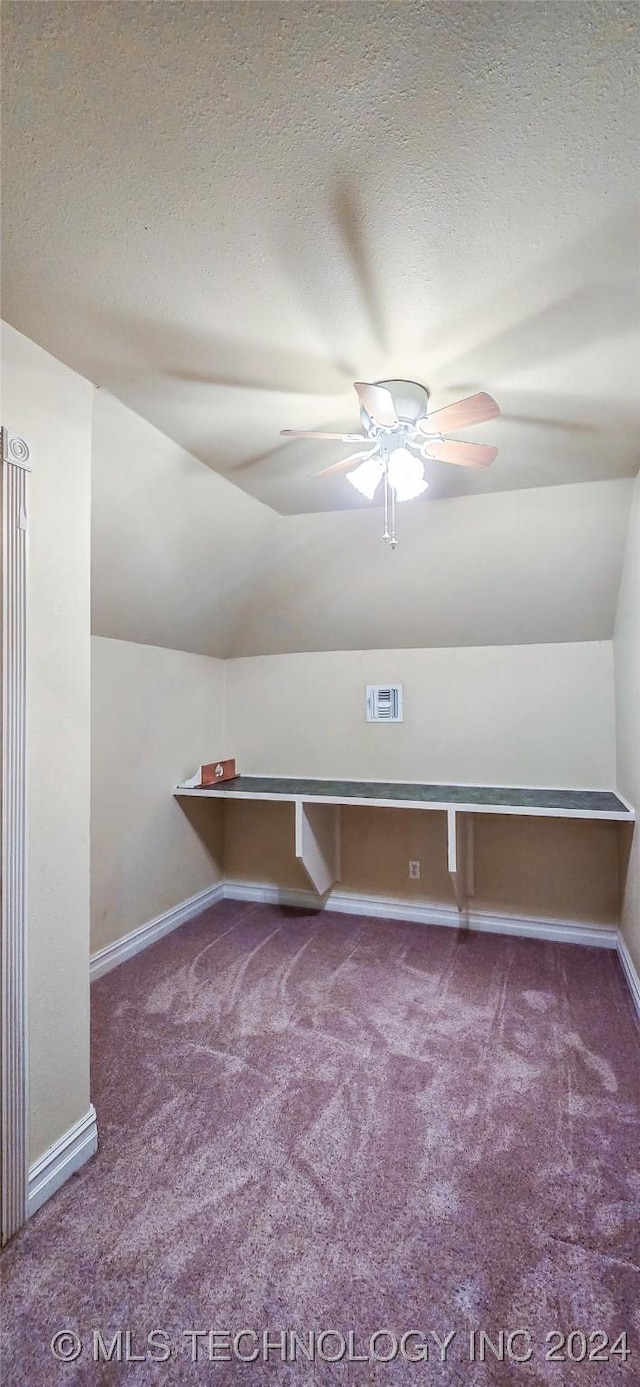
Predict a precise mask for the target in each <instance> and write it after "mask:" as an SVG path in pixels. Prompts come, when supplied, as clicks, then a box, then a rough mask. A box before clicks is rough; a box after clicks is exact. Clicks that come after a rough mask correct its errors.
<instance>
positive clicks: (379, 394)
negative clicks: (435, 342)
mask: <svg viewBox="0 0 640 1387" xmlns="http://www.w3.org/2000/svg"><path fill="white" fill-rule="evenodd" d="M355 389H356V393H357V395H358V399H359V401H360V419H361V423H362V427H363V429H364V433H322V432H317V431H316V430H315V429H310V430H305V429H281V430H280V432H281V434H282V435H283V436H284V437H285V438H327V439H341V441H342V442H343V443H365V444H366V445H367V447H366V448H364V449H359V450H358V451H357V452H355V453H351V454H350V455H349V457H347V458H343V459H342V460H341V461H340V462H334V463H333V465H332V466H331V467H324V468H323V469H322V471H321V472H317V473H316V474H315V475H316V476H318V477H328V476H331V475H332V474H333V473H336V472H346V474H347V481H349V482H351V485H352V486H354V487H355V488H356V490H357V491H359V492H360V493H361V495H362V496H366V498H367V500H370V501H372V500H373V498H374V496H375V493H376V491H377V490H378V487H379V485H380V482H383V484H384V533H383V536H382V538H383V539H384V540H385V542H386V543H387V544H389V545H390V546H391V548H392V549H395V547H396V544H397V540H396V535H395V508H396V501H413V500H414V499H415V498H416V497H417V496H421V495H422V494H423V492H425V491H426V490H427V488H428V485H429V483H428V482H427V480H426V479H425V475H424V466H423V461H424V459H426V458H435V459H436V460H437V461H438V462H451V463H454V464H455V465H456V466H457V467H488V466H489V465H490V463H492V462H493V460H494V458H495V457H497V454H498V449H497V448H493V447H490V446H489V445H487V444H485V443H464V442H460V441H459V440H458V439H453V438H446V437H445V434H449V433H451V431H452V430H457V429H465V428H468V427H469V426H470V425H471V424H483V423H484V422H485V421H486V420H487V419H495V417H496V415H498V414H499V413H500V409H499V407H498V405H497V404H496V402H495V400H494V399H492V398H491V395H486V394H485V393H484V392H480V393H479V394H477V395H470V396H469V397H468V398H467V399H466V400H459V401H458V402H457V404H452V405H445V406H444V408H443V409H437V410H435V411H434V413H433V414H429V391H428V390H427V389H426V387H425V386H424V385H419V384H418V383H417V381H410V380H382V381H377V382H375V383H374V384H371V385H369V384H367V383H366V382H364V381H356V383H355ZM350 469H352V470H350ZM389 524H390V525H391V529H389Z"/></svg>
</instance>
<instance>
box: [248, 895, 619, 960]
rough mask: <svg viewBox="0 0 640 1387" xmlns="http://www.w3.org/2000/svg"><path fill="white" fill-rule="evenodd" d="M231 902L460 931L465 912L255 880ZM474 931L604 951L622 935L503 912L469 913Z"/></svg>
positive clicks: (597, 927) (576, 923)
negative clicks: (317, 892)
mask: <svg viewBox="0 0 640 1387" xmlns="http://www.w3.org/2000/svg"><path fill="white" fill-rule="evenodd" d="M224 895H225V899H226V900H235V901H255V902H257V903H260V902H261V903H263V904H265V905H288V906H292V907H293V908H296V907H297V908H298V909H303V910H304V909H307V910H335V911H337V912H338V913H339V914H343V915H371V916H375V917H377V918H382V919H386V920H407V921H412V922H413V923H414V924H420V925H445V926H446V927H448V928H453V929H458V928H459V926H460V916H459V914H458V911H457V910H456V908H455V906H447V905H421V904H418V903H417V902H413V901H409V900H399V899H398V898H397V897H396V898H391V899H387V898H385V897H383V896H360V895H358V896H355V895H350V894H348V893H347V892H346V891H330V892H329V893H328V895H327V896H323V897H321V898H320V897H318V896H316V895H314V893H313V892H312V891H288V890H281V889H280V887H278V886H265V885H262V884H260V883H257V882H252V881H226V882H225V885H224ZM467 918H468V923H469V927H470V929H473V930H478V931H480V932H483V933H487V934H513V935H520V936H522V937H523V938H526V939H550V940H554V941H555V942H556V943H559V944H589V945H591V947H594V946H595V947H596V948H599V949H615V948H616V947H617V933H616V930H615V928H614V927H613V926H612V925H598V924H591V923H590V922H589V921H584V920H557V919H550V920H549V919H544V918H542V917H539V916H535V915H502V914H500V913H498V912H493V911H492V912H487V911H473V910H470V911H469V913H468V917H467Z"/></svg>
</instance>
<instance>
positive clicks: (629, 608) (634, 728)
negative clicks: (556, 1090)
mask: <svg viewBox="0 0 640 1387" xmlns="http://www.w3.org/2000/svg"><path fill="white" fill-rule="evenodd" d="M613 649H614V661H615V690H616V728H617V749H618V786H619V788H620V790H621V792H622V794H623V795H626V797H627V799H628V800H629V801H630V802H631V804H633V805H634V807H635V809H636V812H637V813H638V814H640V476H639V477H638V478H637V480H636V483H635V495H634V504H633V509H632V512H631V518H630V522H629V536H628V540H627V549H626V556H625V564H624V572H623V575H622V583H621V585H620V597H619V601H618V612H617V617H616V627H615V636H614V642H613ZM624 869H625V875H624V881H623V903H622V932H623V934H624V937H625V939H626V941H627V944H628V946H629V950H630V952H631V955H632V958H633V960H634V962H635V965H636V968H637V969H638V971H639V972H640V826H639V825H638V824H636V825H635V829H634V832H633V837H632V842H631V850H630V854H629V858H628V861H625V863H624Z"/></svg>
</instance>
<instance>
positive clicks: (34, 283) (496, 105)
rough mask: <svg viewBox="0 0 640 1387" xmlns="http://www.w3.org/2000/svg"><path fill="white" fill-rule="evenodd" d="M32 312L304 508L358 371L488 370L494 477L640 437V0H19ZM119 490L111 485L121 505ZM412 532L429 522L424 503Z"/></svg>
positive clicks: (349, 418)
mask: <svg viewBox="0 0 640 1387" xmlns="http://www.w3.org/2000/svg"><path fill="white" fill-rule="evenodd" d="M3 20H4V46H5V52H6V59H5V73H4V90H3V103H4V116H3V120H4V156H3V165H4V169H3V171H4V182H5V194H4V197H5V203H4V227H3V233H4V249H3V272H4V295H3V312H4V315H5V317H7V318H8V319H9V321H10V322H11V323H12V324H14V326H16V327H17V328H18V329H19V330H20V331H21V332H23V333H25V334H26V335H27V336H29V337H31V338H33V339H34V340H35V341H36V342H38V343H40V344H41V345H42V346H44V347H45V348H46V349H47V350H48V351H50V352H52V353H53V354H54V355H55V356H57V357H59V358H60V359H61V360H62V361H64V362H66V363H67V364H69V365H71V366H73V367H74V368H75V369H76V370H78V371H79V372H81V373H82V374H83V375H85V376H87V377H88V378H89V379H91V380H93V381H94V382H95V383H96V384H98V385H100V386H106V387H107V388H108V390H109V391H110V392H112V394H113V395H115V396H117V397H118V398H119V399H120V400H122V401H123V402H125V403H126V404H127V405H128V406H130V407H131V408H132V409H133V410H135V411H137V412H138V413H139V414H140V415H141V416H143V418H145V419H147V420H149V421H151V422H152V423H154V424H155V425H156V426H157V427H158V428H160V429H161V430H163V431H164V432H165V433H166V434H167V435H168V436H169V437H170V438H171V439H173V440H175V441H176V442H177V443H179V444H180V445H181V446H182V447H183V448H184V449H187V450H188V451H189V452H190V453H191V454H193V455H194V456H195V457H196V458H198V459H200V460H201V461H203V462H205V463H206V464H207V465H208V466H209V467H210V468H212V469H214V470H215V471H216V472H219V473H221V474H222V475H223V476H225V477H227V478H229V479H231V480H232V481H233V483H234V485H235V486H236V487H237V488H240V489H242V490H243V491H245V492H248V493H250V494H251V495H252V496H253V497H256V498H258V499H260V500H262V501H263V502H265V503H267V505H268V506H270V507H272V508H274V509H275V510H277V511H281V512H283V513H289V514H298V513H300V512H313V511H331V510H341V509H344V508H347V507H358V506H364V505H365V503H364V502H362V501H361V500H360V499H359V498H358V497H357V495H356V494H355V493H354V492H353V490H352V488H350V487H349V486H348V484H347V483H346V482H345V480H344V478H333V479H331V481H318V480H315V479H313V477H312V476H311V475H310V474H312V473H313V472H314V471H317V470H318V469H319V468H320V467H322V466H324V465H327V464H329V463H330V462H333V461H334V460H336V459H337V458H338V457H340V456H341V455H343V454H344V447H343V445H340V444H337V445H335V446H334V445H333V444H320V443H318V444H311V443H302V442H296V443H288V444H283V440H282V439H281V438H280V437H279V430H280V429H281V428H282V427H287V426H289V427H297V428H317V427H336V426H337V427H339V428H347V429H352V428H354V427H355V426H357V423H358V416H357V409H356V398H355V395H354V393H353V390H352V384H351V383H352V381H353V380H354V379H373V380H375V379H380V378H384V377H389V376H394V377H395V376H407V377H410V378H413V379H418V380H421V381H424V382H425V383H426V384H427V386H428V387H429V388H430V389H431V391H432V404H433V405H434V407H437V406H439V405H441V404H445V403H447V402H449V401H450V400H453V399H456V398H459V397H460V396H461V395H464V394H466V393H469V392H470V391H472V390H475V389H485V390H489V391H490V392H491V393H492V394H494V395H495V396H496V398H497V399H498V401H499V403H500V405H501V406H502V409H503V411H504V417H503V418H502V419H500V420H496V421H493V422H492V423H491V424H486V425H484V426H482V429H478V430H475V431H470V432H469V433H468V434H467V435H466V436H467V437H470V438H473V437H475V438H478V439H479V438H483V439H486V440H487V441H491V442H495V443H497V444H498V445H499V448H500V453H499V457H498V460H497V461H496V463H495V464H494V465H493V467H492V468H491V469H489V470H488V471H487V472H483V473H473V474H472V473H471V472H469V471H467V470H466V469H460V468H452V467H450V468H447V467H445V466H444V465H443V464H436V463H433V464H432V465H431V473H430V480H431V484H432V485H431V491H430V493H429V500H428V501H424V502H420V503H417V505H416V506H415V507H414V508H413V509H414V510H415V512H416V513H417V514H418V515H420V514H424V513H425V510H424V508H425V507H428V506H430V505H433V501H434V499H438V498H447V497H449V498H451V497H457V496H467V495H472V494H473V493H475V492H480V491H482V492H505V491H510V490H514V489H522V488H540V487H550V486H556V485H557V486H566V485H567V484H571V483H578V482H593V481H611V480H613V479H616V478H621V477H628V476H631V475H633V474H634V473H635V471H637V468H638V460H639V426H640V417H639V411H640V405H639V398H640V397H639V394H638V359H639V350H640V342H639V336H638V298H637V285H638V277H637V244H638V243H637V233H636V229H635V222H634V217H633V209H632V205H631V203H632V199H633V196H634V192H637V174H636V163H637V147H638V136H639V134H640V129H639V120H638V102H637V92H636V86H635V82H636V75H635V68H636V61H637V42H638V10H637V7H636V5H635V4H630V3H615V0H611V3H605V4H603V3H601V0H598V3H595V4H592V3H590V2H589V0H582V3H580V4H566V3H564V2H563V0H558V3H549V4H537V5H533V4H519V3H497V4H494V3H491V0H486V3H483V4H468V3H466V0H463V2H462V3H458V0H446V3H439V0H433V3H419V4H411V3H409V4H402V5H398V4H395V3H391V0H389V3H385V0H381V3H377V4H371V3H357V4H354V3H352V4H342V3H338V4H332V3H322V2H321V0H313V3H311V2H309V3H307V2H306V0H302V3H296V4H280V3H275V2H273V3H272V2H271V0H269V3H249V4H243V3H235V2H234V3H230V4H227V3H207V4H191V3H188V4H182V3H173V2H172V3H164V0H153V3H150V4H149V3H145V2H144V0H139V2H138V3H136V4H120V3H103V4H94V3H88V4H85V3H84V2H83V0H73V3H69V4H66V3H62V4H59V3H55V0H49V2H48V3H46V4H23V3H17V4H14V3H11V0H9V3H5V4H4V6H3ZM105 504H106V502H105ZM412 528H413V526H412Z"/></svg>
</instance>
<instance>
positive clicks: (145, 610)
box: [92, 390, 633, 656]
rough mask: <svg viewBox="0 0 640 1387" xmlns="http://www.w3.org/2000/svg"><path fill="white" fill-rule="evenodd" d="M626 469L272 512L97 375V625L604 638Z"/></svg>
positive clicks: (264, 643)
mask: <svg viewBox="0 0 640 1387" xmlns="http://www.w3.org/2000/svg"><path fill="white" fill-rule="evenodd" d="M632 488H633V482H632V481H631V480H629V479H623V480H618V481H604V482H593V483H591V484H579V483H574V484H573V485H570V486H557V487H539V488H534V489H532V490H518V491H510V492H504V493H495V494H494V495H490V496H468V497H463V498H458V499H456V500H448V501H440V502H438V503H437V504H436V505H433V506H427V505H425V506H412V505H410V506H404V507H402V508H401V510H400V511H399V515H398V528H399V539H400V542H399V545H398V548H397V550H396V551H395V553H394V552H392V551H391V550H390V549H388V548H387V546H386V545H384V544H383V543H382V541H381V538H380V534H381V529H382V526H381V516H380V511H379V510H378V509H377V508H376V507H370V508H368V509H366V510H363V511H357V512H356V511H342V512H335V511H334V512H332V513H330V514H309V515H297V516H292V515H286V516H281V515H278V514H277V513H276V512H274V511H272V510H271V509H270V508H269V507H268V506H265V505H264V504H263V503H262V502H260V501H257V500H255V499H254V497H252V496H246V495H245V494H244V493H243V492H242V491H240V490H238V488H237V487H234V486H232V484H231V483H230V482H228V481H226V480H225V479H224V478H222V477H218V476H216V474H215V473H213V472H212V471H211V470H210V469H209V468H208V467H205V466H203V464H202V463H200V462H198V461H197V459H196V458H194V457H192V456H191V455H190V454H189V453H187V452H185V451H184V449H182V448H180V447H179V445H177V444H175V443H173V442H172V441H171V440H170V439H168V438H167V437H166V436H165V435H164V434H162V433H161V432H160V431H159V430H157V429H155V428H154V427H153V426H152V425H150V424H148V423H147V422H146V421H145V420H144V419H141V418H140V417H139V416H138V415H136V414H134V413H132V412H131V411H130V410H129V409H127V408H126V407H125V406H124V405H122V404H121V402H120V401H119V400H115V399H114V398H113V397H112V396H110V395H109V394H108V393H107V392H106V391H103V390H99V391H96V393H95V397H94V414H93V483H92V489H93V495H92V517H93V530H92V567H93V601H92V626H93V630H94V633H95V634H96V635H101V636H112V637H116V638H119V639H121V640H131V641H141V642H145V643H148V644H153V645H165V646H170V647H173V648H177V649H181V650H193V651H196V652H198V653H201V654H204V655H218V656H230V655H263V654H275V653H281V652H284V651H301V650H358V649H360V650H362V649H365V650H367V649H373V648H391V649H397V648H408V647H412V646H414V647H417V646H446V645H449V646H451V645H509V644H523V643H535V642H547V641H584V640H605V639H609V638H610V637H611V635H612V632H613V625H614V620H615V610H616V599H617V595H618V588H619V585H620V573H621V567H622V559H623V553H624V544H625V537H626V531H627V525H628V516H629V509H630V503H631V492H632Z"/></svg>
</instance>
